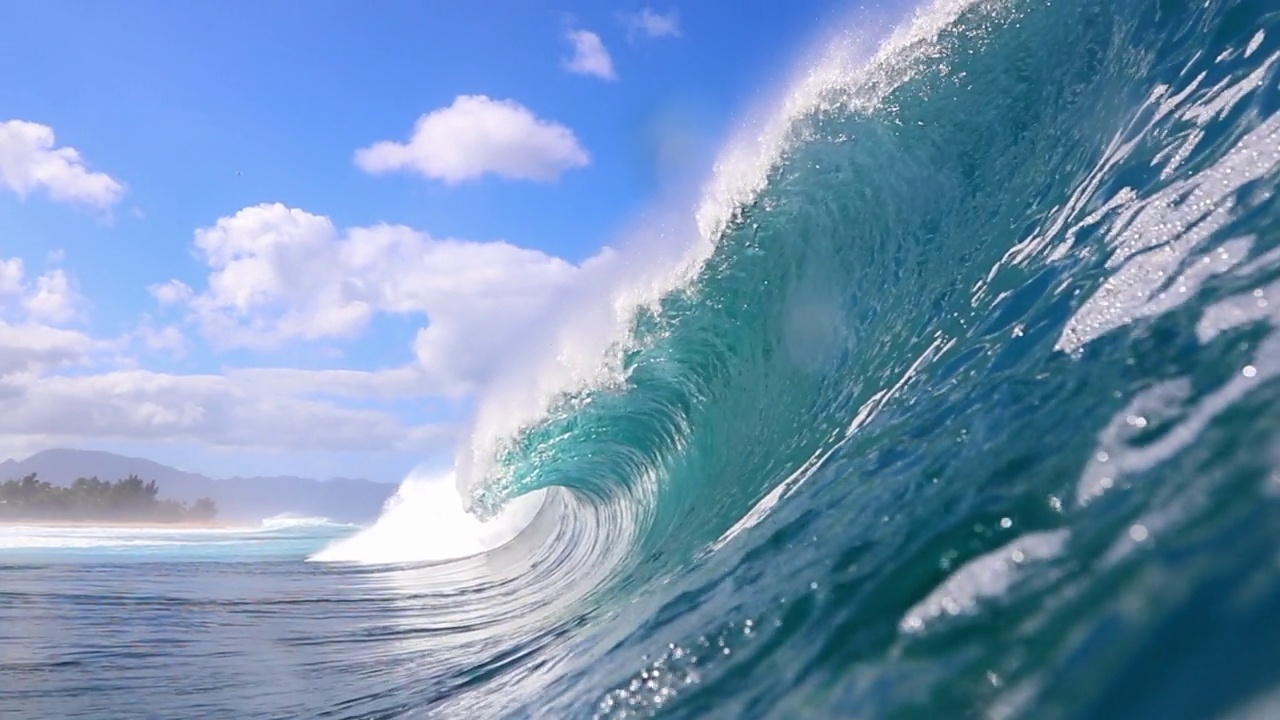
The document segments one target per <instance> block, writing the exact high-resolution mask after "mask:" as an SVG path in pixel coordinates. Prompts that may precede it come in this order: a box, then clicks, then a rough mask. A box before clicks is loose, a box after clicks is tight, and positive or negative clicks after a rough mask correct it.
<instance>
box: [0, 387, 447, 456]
mask: <svg viewBox="0 0 1280 720" xmlns="http://www.w3.org/2000/svg"><path fill="white" fill-rule="evenodd" d="M0 433H4V434H5V435H6V436H24V437H28V438H31V437H39V438H43V439H44V440H45V443H46V444H49V443H58V442H67V441H69V442H72V443H74V442H77V441H79V440H81V439H83V438H95V439H113V440H144V441H145V440H151V441H156V440H161V441H165V442H173V441H195V442H199V443H201V444H204V445H207V446H211V447H217V448H233V449H271V450H315V449H316V448H324V449H326V450H331V451H385V450H389V449H391V450H405V449H415V450H426V449H431V448H428V447H425V446H426V445H429V444H430V443H431V442H433V441H434V442H441V441H447V438H448V437H449V434H450V433H451V428H449V427H448V426H432V425H426V426H405V425H404V424H403V423H401V422H399V421H398V419H397V418H396V417H395V416H393V415H391V414H389V413H386V412H381V411H377V410H364V409H350V408H343V407H339V406H337V405H335V404H333V403H329V402H323V401H317V400H307V399H302V398H297V397H291V396H289V395H285V394H281V393H264V392H262V389H261V388H260V387H259V386H256V385H252V386H246V385H243V384H241V383H239V382H237V381H236V380H234V379H231V378H228V377H224V376H220V375H169V374H163V373H155V372H150V371H145V370H134V371H122V372H109V373H102V374H98V375H91V376H87V377H60V376H51V377H44V378H40V379H39V380H38V381H35V380H26V381H22V380H19V381H13V380H12V379H10V380H9V381H8V382H7V383H5V382H0ZM435 449H439V448H435Z"/></svg>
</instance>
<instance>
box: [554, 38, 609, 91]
mask: <svg viewBox="0 0 1280 720" xmlns="http://www.w3.org/2000/svg"><path fill="white" fill-rule="evenodd" d="M567 37H568V39H569V42H570V43H573V57H571V58H569V59H568V60H565V62H564V68H565V69H566V70H568V71H569V72H571V73H574V74H577V75H591V76H593V77H598V78H600V79H601V80H617V79H618V74H617V73H616V72H614V70H613V58H611V57H609V51H608V50H607V49H605V46H604V42H603V41H601V40H600V36H599V35H597V34H595V33H593V32H591V31H590V30H570V31H569V33H568V35H567Z"/></svg>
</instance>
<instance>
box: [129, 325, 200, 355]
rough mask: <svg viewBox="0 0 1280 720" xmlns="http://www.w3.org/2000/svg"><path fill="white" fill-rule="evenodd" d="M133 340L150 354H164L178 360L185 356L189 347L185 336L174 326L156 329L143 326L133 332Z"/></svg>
mask: <svg viewBox="0 0 1280 720" xmlns="http://www.w3.org/2000/svg"><path fill="white" fill-rule="evenodd" d="M133 338H134V339H136V340H137V341H138V342H141V343H142V346H143V347H145V348H146V349H147V350H150V351H151V352H164V353H168V354H170V355H172V356H174V357H179V358H180V357H183V356H184V355H186V354H187V350H188V348H189V346H190V343H189V342H188V341H187V336H186V335H184V334H183V333H182V330H180V329H179V328H178V327H176V326H174V325H166V326H165V327H160V328H157V327H153V326H151V325H146V324H144V325H142V326H140V327H139V328H138V329H137V330H136V331H135V332H134V334H133Z"/></svg>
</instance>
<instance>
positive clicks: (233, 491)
mask: <svg viewBox="0 0 1280 720" xmlns="http://www.w3.org/2000/svg"><path fill="white" fill-rule="evenodd" d="M30 473H36V474H37V475H39V476H40V479H41V480H47V481H48V482H50V483H53V484H54V485H70V484H71V483H72V482H74V481H75V479H76V478H80V477H97V478H98V479H100V480H117V479H120V478H124V477H128V476H129V475H137V476H138V477H140V478H142V479H143V480H155V481H156V484H157V485H159V486H160V498H161V499H162V500H177V501H179V502H185V503H191V502H194V501H195V500H197V499H198V498H202V497H208V498H213V500H214V502H216V503H217V504H218V519H220V520H233V521H250V522H255V521H258V520H261V519H263V518H269V517H273V516H276V515H281V514H284V513H295V514H299V515H308V516H321V517H327V518H329V519H330V520H334V521H337V522H350V523H363V522H369V521H372V520H374V519H376V518H377V517H378V515H379V514H380V512H381V511H382V506H383V504H384V503H385V502H386V501H387V499H388V498H390V497H391V496H392V495H393V494H394V493H395V491H396V486H395V485H390V484H388V483H377V482H373V481H372V480H353V479H350V478H334V479H332V480H312V479H309V478H301V477H289V476H280V477H251V478H242V477H234V478H226V479H214V478H210V477H206V476H204V475H199V474H197V473H190V472H184V471H182V470H178V469H177V468H171V467H169V466H167V465H161V464H160V463H157V462H152V461H151V460H144V459H142V458H131V457H125V456H123V455H116V454H114V453H109V452H101V451H97V450H45V451H44V452H40V453H36V454H35V455H32V456H31V457H29V458H27V459H26V460H22V461H18V460H12V459H10V460H5V461H4V462H2V463H0V482H3V481H5V480H13V479H17V478H21V477H23V476H25V475H28V474H30Z"/></svg>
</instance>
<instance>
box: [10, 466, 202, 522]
mask: <svg viewBox="0 0 1280 720" xmlns="http://www.w3.org/2000/svg"><path fill="white" fill-rule="evenodd" d="M159 492H160V488H159V487H158V486H157V485H156V482H155V481H154V480H152V481H150V482H145V481H143V480H142V478H139V477H138V476H137V475H130V476H129V477H127V478H124V479H123V480H116V481H115V482H110V481H105V480H99V479H98V478H96V477H91V478H79V479H77V480H76V481H75V482H73V483H71V485H69V486H67V487H61V486H58V485H53V484H51V483H48V482H45V481H42V480H40V479H38V478H37V477H36V474H35V473H31V474H30V475H27V476H26V477H24V478H22V479H21V480H9V481H7V482H4V483H0V520H68V521H117V522H162V523H177V522H206V521H209V520H212V519H213V518H214V517H215V516H217V514H218V507H217V505H216V504H215V503H214V502H213V500H211V499H209V498H200V499H199V500H196V501H195V502H194V503H192V504H191V505H190V506H188V505H187V504H186V503H181V502H178V501H176V500H161V499H159V498H158V497H157V495H158V494H159Z"/></svg>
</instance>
